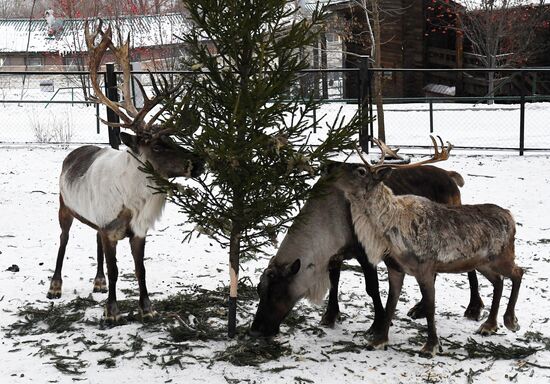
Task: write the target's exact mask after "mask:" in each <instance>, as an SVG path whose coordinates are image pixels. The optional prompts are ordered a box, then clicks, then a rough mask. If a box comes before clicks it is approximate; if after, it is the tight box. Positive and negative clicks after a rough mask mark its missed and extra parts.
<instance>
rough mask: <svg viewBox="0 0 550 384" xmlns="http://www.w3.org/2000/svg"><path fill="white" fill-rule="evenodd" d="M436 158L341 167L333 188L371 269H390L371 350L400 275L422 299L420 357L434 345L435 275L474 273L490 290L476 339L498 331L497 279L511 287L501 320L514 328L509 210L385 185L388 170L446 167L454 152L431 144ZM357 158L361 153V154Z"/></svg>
mask: <svg viewBox="0 0 550 384" xmlns="http://www.w3.org/2000/svg"><path fill="white" fill-rule="evenodd" d="M432 141H433V144H434V149H435V155H434V156H433V157H431V158H430V159H428V160H424V161H421V162H418V163H415V164H408V165H388V164H384V163H383V159H384V151H383V149H382V145H381V144H380V142H378V141H377V140H375V142H376V144H377V145H378V146H379V147H380V148H381V149H382V158H381V159H382V160H380V161H379V163H378V164H376V165H370V164H369V163H368V162H367V161H366V160H365V159H364V158H362V159H363V162H364V165H352V164H342V165H341V167H340V169H339V175H338V176H337V181H336V182H335V185H336V186H337V187H338V188H340V189H341V190H342V191H343V192H344V193H345V195H346V198H347V199H348V201H349V202H350V205H351V216H352V221H353V225H354V227H355V231H356V233H357V237H358V238H359V241H360V242H361V244H362V245H363V247H364V248H365V251H366V254H367V257H368V259H369V261H370V262H371V263H372V264H373V265H377V264H378V263H380V262H381V261H384V262H385V263H386V265H387V267H388V278H389V282H390V290H389V295H388V301H387V304H386V317H385V323H384V327H383V329H382V331H381V332H378V333H377V334H375V335H374V337H373V339H372V341H371V342H370V346H371V347H373V348H380V347H383V346H384V345H385V344H386V343H387V342H388V332H389V327H390V324H391V321H392V317H393V315H394V312H395V307H396V305H397V301H398V299H399V295H400V292H401V287H402V284H403V278H404V276H405V274H409V275H412V276H414V277H415V278H416V280H417V282H418V285H419V286H420V290H421V292H422V300H423V301H424V305H425V309H426V319H427V323H428V340H427V342H426V343H425V344H424V346H423V347H422V349H421V351H420V354H421V355H423V356H428V357H430V356H433V355H435V353H436V351H437V348H438V346H439V341H438V337H437V332H436V328H435V320H434V313H435V290H434V279H435V275H436V273H461V272H467V271H472V270H477V271H479V272H480V273H481V274H483V275H484V276H485V277H486V278H487V279H488V280H489V281H490V282H491V283H492V284H493V301H492V305H491V310H490V313H489V317H488V318H487V320H486V321H485V322H484V323H483V324H481V326H480V327H479V330H478V332H479V333H481V334H483V335H489V334H492V333H494V332H495V331H496V330H497V327H498V326H497V315H498V307H499V303H500V299H501V296H502V288H503V282H502V277H508V278H510V279H511V280H512V293H511V295H510V300H509V302H508V307H507V309H506V312H505V314H504V325H505V326H506V327H507V328H508V329H510V330H512V331H516V330H517V329H519V326H518V322H517V318H516V316H515V305H516V301H517V298H518V292H519V288H520V285H521V279H522V275H523V270H522V269H521V268H520V267H518V266H517V265H516V264H515V261H514V258H515V252H514V237H515V222H514V219H513V217H512V215H511V213H510V212H509V211H508V210H505V209H503V208H501V207H499V206H496V205H494V204H477V205H459V206H451V205H443V204H437V203H434V202H433V201H431V200H428V199H426V198H423V197H419V196H413V195H403V196H396V195H395V194H394V193H392V191H391V190H390V189H389V188H388V187H387V186H386V185H384V180H386V179H387V178H388V176H389V175H390V174H391V171H392V168H399V169H403V168H413V167H419V166H421V165H422V164H426V163H434V162H438V161H442V160H446V159H447V158H448V156H449V151H450V149H451V148H452V146H451V145H450V144H449V143H447V146H446V147H445V146H444V145H443V142H441V146H442V149H441V152H440V151H439V150H438V146H437V143H436V141H435V139H434V138H433V137H432ZM359 154H360V155H361V153H360V152H359Z"/></svg>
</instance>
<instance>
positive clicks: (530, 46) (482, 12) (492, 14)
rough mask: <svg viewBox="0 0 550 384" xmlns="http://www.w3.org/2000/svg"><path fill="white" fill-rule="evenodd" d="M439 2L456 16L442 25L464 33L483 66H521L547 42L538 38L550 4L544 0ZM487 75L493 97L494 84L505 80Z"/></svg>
mask: <svg viewBox="0 0 550 384" xmlns="http://www.w3.org/2000/svg"><path fill="white" fill-rule="evenodd" d="M440 4H441V6H443V7H448V9H450V10H452V11H453V12H454V13H455V15H456V17H455V18H454V20H455V24H454V25H451V26H449V25H445V26H443V27H444V28H453V29H455V30H456V31H457V32H458V33H461V34H463V35H464V37H465V38H466V42H467V44H469V45H470V47H471V50H472V51H473V53H474V54H476V55H477V58H478V61H479V63H480V64H481V66H482V67H484V68H489V69H491V68H514V67H521V66H523V65H525V64H526V63H527V62H528V61H529V60H530V59H531V58H532V57H533V56H535V55H536V54H537V53H539V52H540V51H541V49H542V48H544V45H545V44H547V42H546V41H544V39H540V38H537V34H539V33H540V32H541V30H542V29H548V17H549V16H550V6H548V5H547V1H545V0H539V1H537V2H533V1H529V0H462V1H461V4H456V3H449V2H445V1H442V0H440ZM442 14H445V13H444V12H442ZM432 22H433V23H436V24H437V22H438V20H433V21H432ZM437 26H438V27H441V25H437ZM487 77H488V78H487V95H488V96H494V94H495V87H497V86H498V84H499V83H503V81H504V80H505V79H503V78H500V79H499V78H495V72H493V71H490V72H488V76H487ZM489 103H492V100H489Z"/></svg>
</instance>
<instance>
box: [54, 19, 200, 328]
mask: <svg viewBox="0 0 550 384" xmlns="http://www.w3.org/2000/svg"><path fill="white" fill-rule="evenodd" d="M100 35H101V38H100V39H99V43H98V44H97V45H96V44H95V42H96V40H97V39H98V36H100ZM85 38H86V44H87V46H88V51H89V62H88V64H89V71H90V79H91V83H92V87H93V89H94V92H95V95H96V98H97V100H98V101H99V102H100V103H102V104H104V105H106V106H107V107H109V108H110V109H111V110H112V111H114V112H115V113H116V114H117V115H118V116H119V117H120V118H121V120H122V122H121V123H118V124H112V123H107V124H110V125H115V126H119V127H123V128H129V129H131V130H133V131H134V132H135V135H131V134H127V133H121V134H120V136H121V139H122V141H123V142H124V144H126V146H127V147H128V149H127V150H126V151H117V150H114V149H112V148H100V147H96V146H92V145H87V146H83V147H80V148H77V149H75V150H74V151H72V152H71V153H70V154H69V155H68V156H67V157H66V158H65V160H64V161H63V167H62V170H61V176H60V181H59V185H60V197H59V201H60V207H59V223H60V226H61V237H60V245H59V251H58V254H57V263H56V267H55V272H54V274H53V277H52V280H51V284H50V289H49V291H48V295H47V296H48V298H50V299H54V298H59V297H61V286H62V279H61V268H62V266H63V259H64V256H65V249H66V246H67V241H68V239H69V230H70V228H71V224H72V222H73V219H74V218H76V219H78V220H80V221H81V222H83V223H85V224H87V225H89V226H90V227H92V228H94V229H95V230H96V231H97V262H98V269H97V275H96V278H95V280H94V292H96V291H104V290H105V288H106V282H105V275H104V273H103V256H104V255H105V260H106V262H107V272H108V277H109V296H108V298H107V304H106V307H105V317H106V319H107V320H109V321H113V322H117V321H118V320H119V319H120V317H121V315H120V312H119V309H118V305H117V301H116V282H117V277H118V269H117V263H116V246H117V242H118V241H119V240H122V239H123V238H125V237H128V238H129V239H130V247H131V251H132V256H133V258H134V263H135V272H136V278H137V280H138V284H139V292H140V297H139V308H140V311H141V313H142V318H143V319H147V318H150V317H153V316H154V314H155V312H154V310H153V308H152V306H151V302H150V300H149V296H148V293H147V287H146V284H145V266H144V264H143V257H144V250H145V237H146V234H147V231H148V230H149V229H151V228H152V227H153V225H154V223H155V222H156V221H157V220H158V219H159V218H160V216H161V214H162V210H163V208H164V204H165V201H166V195H165V194H162V193H155V191H154V190H153V189H152V188H151V187H150V186H151V183H152V182H151V181H150V180H148V178H147V174H146V173H144V172H143V171H142V170H140V169H139V168H140V167H141V165H142V164H144V163H150V164H151V165H152V166H153V167H154V169H155V170H156V171H157V172H158V173H159V174H161V175H163V176H165V177H177V176H185V177H195V176H198V175H199V174H201V173H202V171H203V168H204V161H203V160H201V159H200V158H199V157H198V156H196V155H194V154H193V153H191V152H189V151H188V150H185V149H182V148H180V147H179V146H178V145H177V144H176V143H175V142H174V141H173V140H172V139H171V138H170V137H169V135H170V134H171V133H173V132H172V131H171V130H170V129H166V128H164V127H163V126H162V125H155V121H156V120H157V119H158V118H159V117H160V115H161V114H162V113H163V112H164V110H165V108H166V106H163V107H161V108H159V110H158V111H157V112H156V113H155V114H154V115H153V116H152V117H151V118H150V120H149V121H147V122H146V121H145V119H146V117H147V115H148V113H150V112H152V111H153V109H154V108H155V107H157V106H158V105H159V104H160V103H162V102H165V103H166V102H171V101H173V100H174V99H175V98H176V97H177V96H178V95H179V93H180V91H179V90H180V88H181V83H180V84H178V85H176V86H172V84H170V83H169V82H168V81H166V80H165V79H163V80H164V82H163V84H160V85H159V84H157V83H156V81H155V80H154V78H153V77H152V76H151V79H152V82H153V88H154V90H155V96H154V97H152V98H148V97H147V96H146V94H145V91H144V89H143V86H142V85H141V84H140V83H138V85H139V87H140V88H141V90H142V92H143V94H144V99H145V100H144V105H143V107H142V108H141V109H140V110H138V109H137V108H136V107H135V106H134V105H133V104H132V98H131V92H130V82H131V81H132V76H131V73H130V62H129V52H128V51H129V38H128V40H127V41H126V43H124V44H121V46H120V47H116V46H115V45H114V44H113V42H112V30H111V27H109V28H108V29H107V30H106V31H105V32H103V30H102V23H101V22H100V23H99V25H98V26H97V29H96V31H95V33H94V34H90V31H89V28H88V25H87V24H86V26H85ZM108 48H110V49H111V51H112V52H113V53H114V55H115V58H116V61H117V63H118V64H119V65H120V67H121V68H122V71H123V77H124V83H123V84H122V87H121V88H122V93H123V95H124V101H123V102H121V103H118V102H114V101H111V100H109V99H108V98H107V97H106V96H105V95H104V94H103V92H102V91H101V88H100V85H99V82H98V78H97V77H98V76H97V75H98V73H97V72H98V69H99V65H100V63H101V60H102V58H103V56H104V55H105V52H106V51H107V49H108Z"/></svg>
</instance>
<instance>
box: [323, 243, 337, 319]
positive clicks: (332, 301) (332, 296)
mask: <svg viewBox="0 0 550 384" xmlns="http://www.w3.org/2000/svg"><path fill="white" fill-rule="evenodd" d="M341 269H342V254H337V255H334V256H332V257H331V258H330V261H329V264H328V276H329V279H330V291H329V294H328V304H327V309H326V311H325V313H324V315H323V317H322V318H321V325H325V326H327V327H330V328H333V327H334V324H335V323H336V319H337V318H338V315H340V307H339V305H338V282H339V281H340V270H341Z"/></svg>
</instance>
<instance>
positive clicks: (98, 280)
mask: <svg viewBox="0 0 550 384" xmlns="http://www.w3.org/2000/svg"><path fill="white" fill-rule="evenodd" d="M96 237H97V273H96V275H95V279H94V292H102V293H105V292H107V280H106V279H105V273H104V272H103V259H104V258H103V244H102V243H101V236H100V235H99V232H98V233H97V234H96Z"/></svg>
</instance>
